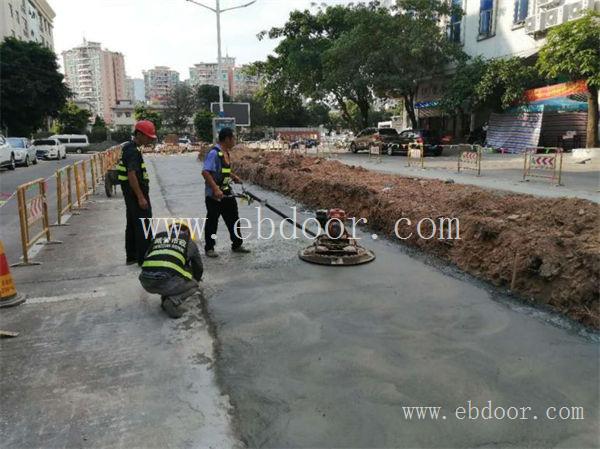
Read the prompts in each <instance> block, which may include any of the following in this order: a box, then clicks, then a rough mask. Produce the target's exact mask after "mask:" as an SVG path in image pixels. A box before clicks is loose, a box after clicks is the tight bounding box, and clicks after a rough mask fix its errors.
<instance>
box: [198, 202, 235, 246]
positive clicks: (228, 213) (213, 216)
mask: <svg viewBox="0 0 600 449" xmlns="http://www.w3.org/2000/svg"><path fill="white" fill-rule="evenodd" d="M221 216H222V217H223V221H224V222H225V225H226V226H227V229H228V230H229V237H230V238H231V247H232V248H239V247H240V246H242V243H244V241H243V240H242V239H241V238H239V237H237V236H236V235H235V230H236V229H237V234H238V235H242V233H241V231H240V225H239V223H238V220H239V218H240V217H239V214H238V207H237V201H236V200H235V198H234V197H232V196H226V197H223V198H222V199H221V201H217V200H216V199H214V198H211V197H210V196H207V197H206V224H205V228H204V239H205V241H206V244H205V245H204V249H205V250H206V251H209V250H211V249H214V247H215V240H214V239H213V238H212V237H211V235H213V234H215V235H216V234H217V228H218V227H219V217H221Z"/></svg>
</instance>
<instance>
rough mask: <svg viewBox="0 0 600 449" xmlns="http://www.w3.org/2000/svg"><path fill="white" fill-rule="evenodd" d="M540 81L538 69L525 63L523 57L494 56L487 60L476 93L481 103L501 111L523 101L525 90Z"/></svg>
mask: <svg viewBox="0 0 600 449" xmlns="http://www.w3.org/2000/svg"><path fill="white" fill-rule="evenodd" d="M538 82H539V74H538V72H537V70H536V69H535V67H532V66H529V65H527V64H525V63H524V61H523V59H521V58H518V57H513V58H507V59H501V58H494V59H489V60H488V61H487V64H486V68H485V70H484V72H483V76H482V77H481V80H480V81H479V83H478V84H477V86H476V87H475V93H476V96H477V99H478V101H479V102H480V103H481V104H485V105H486V106H487V107H489V108H491V109H492V110H494V111H496V112H501V111H502V110H504V109H507V108H509V107H511V106H513V105H514V104H515V103H519V102H520V101H522V100H523V94H524V93H525V90H526V89H528V88H530V87H532V86H534V85H537V83H538Z"/></svg>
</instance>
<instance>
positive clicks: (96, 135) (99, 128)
mask: <svg viewBox="0 0 600 449" xmlns="http://www.w3.org/2000/svg"><path fill="white" fill-rule="evenodd" d="M88 136H89V139H90V142H94V143H97V142H104V141H105V140H106V137H107V128H106V122H105V121H104V119H103V118H102V117H100V116H99V115H96V118H95V119H94V124H93V125H92V131H91V132H90V133H89V134H88Z"/></svg>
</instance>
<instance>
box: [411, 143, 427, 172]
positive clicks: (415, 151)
mask: <svg viewBox="0 0 600 449" xmlns="http://www.w3.org/2000/svg"><path fill="white" fill-rule="evenodd" d="M415 165H420V166H421V168H425V147H424V146H423V144H422V143H416V142H411V143H409V144H408V151H407V153H406V166H407V167H413V166H415Z"/></svg>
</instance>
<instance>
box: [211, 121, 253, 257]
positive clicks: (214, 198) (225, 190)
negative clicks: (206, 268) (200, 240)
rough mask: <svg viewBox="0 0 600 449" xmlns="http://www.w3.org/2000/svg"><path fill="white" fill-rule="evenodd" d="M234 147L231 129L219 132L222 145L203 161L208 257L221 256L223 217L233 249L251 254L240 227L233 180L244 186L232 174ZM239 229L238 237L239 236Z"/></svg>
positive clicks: (217, 145) (215, 147) (233, 136)
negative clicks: (218, 240)
mask: <svg viewBox="0 0 600 449" xmlns="http://www.w3.org/2000/svg"><path fill="white" fill-rule="evenodd" d="M234 146H235V135H234V133H233V130H232V129H231V128H223V129H221V131H219V142H218V143H217V144H216V145H215V146H214V147H213V148H212V149H211V150H210V151H209V152H208V154H207V155H206V158H205V160H204V167H203V170H202V176H203V177H204V181H205V186H206V187H205V197H206V224H205V242H206V243H205V246H204V250H205V252H206V255H207V256H208V257H218V256H219V255H218V254H217V253H216V252H215V239H214V238H213V235H216V234H217V228H218V225H219V217H221V216H222V217H223V221H225V225H227V229H228V230H229V237H230V238H231V250H232V251H234V252H236V253H249V252H250V250H248V249H246V248H244V247H243V246H242V244H243V243H244V241H243V240H242V239H241V238H240V237H239V236H241V232H240V228H239V214H238V206H237V201H236V199H235V197H234V196H233V192H232V191H231V181H234V182H237V183H238V184H241V183H242V181H241V180H240V178H239V177H238V176H237V175H236V174H235V173H233V172H232V171H231V156H230V154H229V152H230V151H231V149H232V148H233V147H234ZM236 229H237V235H236Z"/></svg>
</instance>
